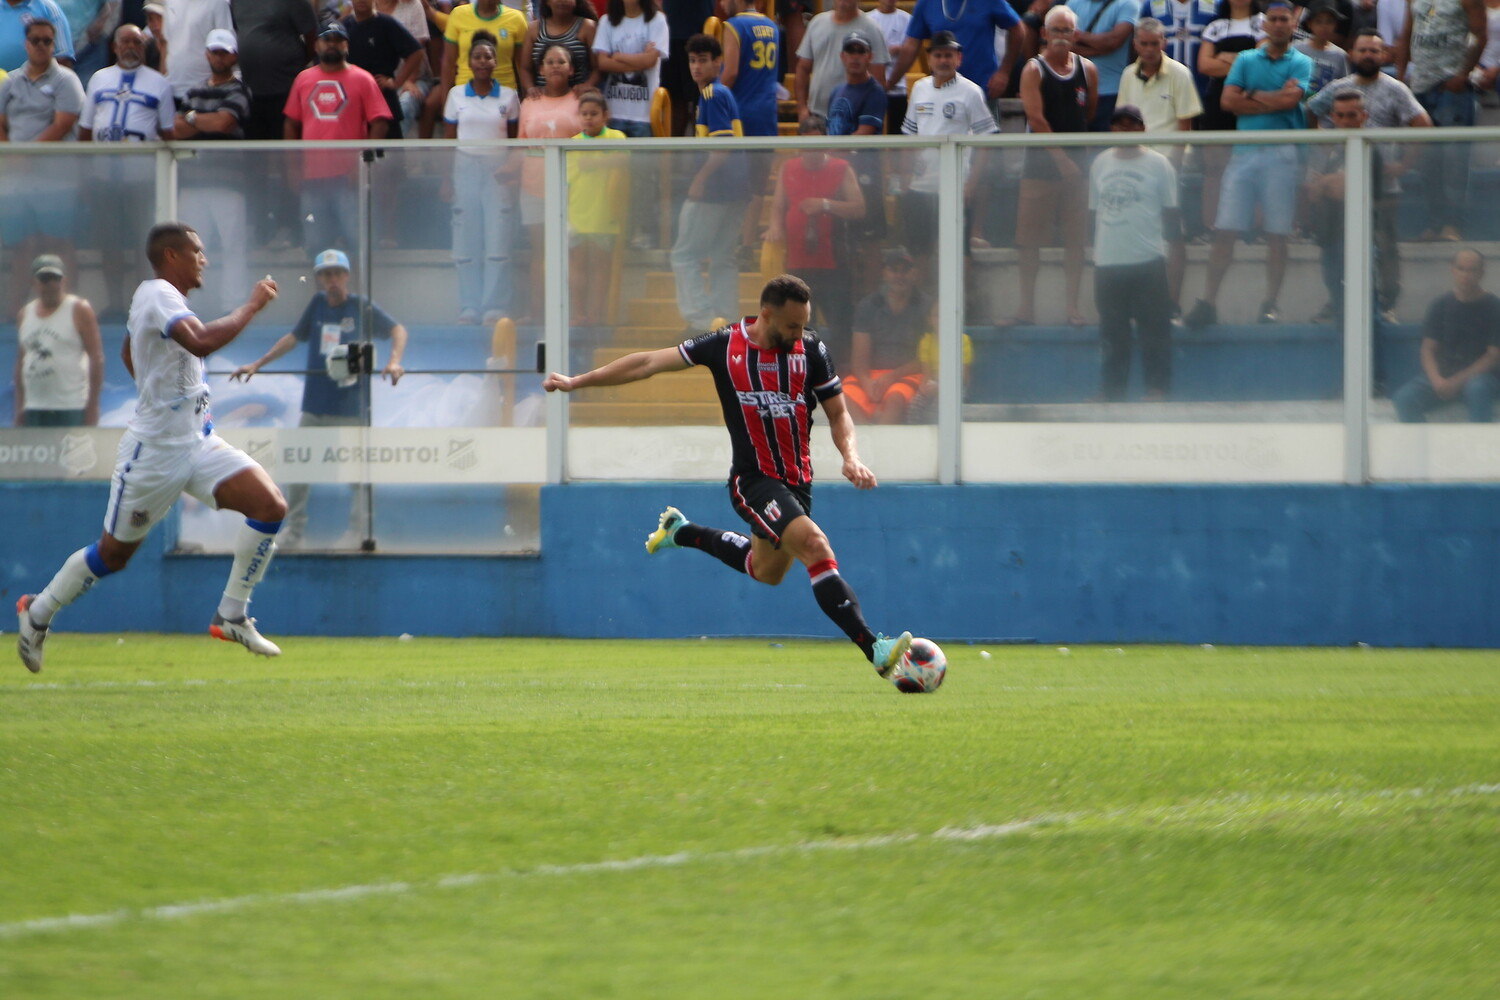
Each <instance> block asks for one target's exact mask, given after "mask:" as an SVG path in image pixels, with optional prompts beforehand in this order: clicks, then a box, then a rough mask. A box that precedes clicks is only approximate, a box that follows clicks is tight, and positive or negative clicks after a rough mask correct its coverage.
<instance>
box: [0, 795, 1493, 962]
mask: <svg viewBox="0 0 1500 1000" xmlns="http://www.w3.org/2000/svg"><path fill="white" fill-rule="evenodd" d="M1497 794H1500V784H1474V785H1464V786H1462V787H1459V788H1452V789H1448V790H1446V791H1434V790H1433V789H1428V788H1387V789H1378V790H1374V791H1338V792H1309V793H1288V794H1286V795H1279V796H1274V795H1273V796H1264V795H1249V794H1231V795H1227V796H1222V797H1215V798H1211V799H1201V800H1199V801H1197V802H1189V803H1182V804H1179V805H1174V806H1163V807H1158V808H1152V809H1144V810H1143V809H1129V808H1126V809H1116V810H1110V811H1103V812H1092V813H1089V812H1077V813H1056V814H1051V815H1043V816H1037V817H1034V818H1032V819H1021V820H1013V821H1011V822H1008V823H998V824H988V825H981V826H969V827H943V828H942V829H940V830H934V831H933V832H931V833H925V834H922V833H893V834H881V835H878V836H869V837H845V838H839V839H836V840H811V841H803V842H801V843H796V844H764V845H761V846H759V847H742V848H738V849H736V850H732V851H704V852H701V853H694V852H692V851H679V852H677V853H675V854H644V855H640V856H638V857H634V858H621V859H618V860H607V861H586V862H581V863H578V864H569V865H537V866H535V867H533V868H522V869H515V870H511V871H501V872H473V873H469V874H462V875H444V876H440V877H438V878H434V879H426V880H423V881H419V882H373V883H368V884H364V885H348V886H342V887H339V888H334V889H310V890H307V891H305V892H281V893H255V894H251V895H247V896H232V897H229V898H227V899H209V900H202V901H200V902H195V903H172V904H169V905H165V906H152V907H148V908H145V909H120V910H112V911H110V912H107V913H89V914H68V915H67V916H62V917H42V918H38V919H35V920H19V921H14V922H12V923H0V939H7V938H20V937H27V936H30V935H35V934H49V933H57V932H61V931H73V930H88V929H92V928H99V927H112V926H114V925H117V924H122V923H125V922H127V921H153V920H179V919H182V918H184V917H197V916H206V915H212V914H217V913H232V912H234V911H237V910H244V909H248V908H251V907H258V906H264V907H271V908H282V907H295V906H306V905H310V904H317V903H338V902H348V901H352V900H360V899H365V898H368V897H371V896H400V895H405V894H406V893H412V892H422V891H426V890H430V889H455V888H464V887H467V886H474V885H484V884H486V883H490V882H497V881H502V880H514V879H533V878H548V877H561V876H570V875H591V874H596V873H606V872H631V871H641V870H644V869H651V868H679V867H682V866H683V865H689V864H711V863H713V862H719V861H744V860H750V859H754V858H764V857H775V856H795V855H800V854H814V853H820V852H826V851H864V850H871V849H873V848H881V847H890V846H893V845H896V844H914V843H920V842H922V841H928V842H938V843H942V842H949V843H963V842H976V841H988V840H1000V839H1004V838H1007V837H1012V836H1015V835H1017V834H1021V833H1026V832H1030V831H1035V830H1040V829H1042V828H1045V827H1063V826H1068V825H1070V824H1076V823H1080V822H1085V821H1089V820H1102V821H1109V820H1117V819H1122V818H1128V817H1137V818H1142V819H1144V818H1155V819H1171V818H1175V817H1183V816H1188V815H1191V814H1194V813H1198V812H1203V811H1205V810H1213V809H1219V808H1224V807H1234V806H1246V805H1260V806H1275V805H1283V804H1304V805H1326V804H1335V805H1342V804H1344V803H1353V802H1356V801H1358V800H1361V799H1379V800H1389V799H1422V798H1450V797H1466V796H1476V795H1497Z"/></svg>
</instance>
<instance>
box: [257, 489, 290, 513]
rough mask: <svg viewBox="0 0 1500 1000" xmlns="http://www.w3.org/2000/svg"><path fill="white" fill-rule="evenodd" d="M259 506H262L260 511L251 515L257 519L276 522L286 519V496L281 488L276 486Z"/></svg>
mask: <svg viewBox="0 0 1500 1000" xmlns="http://www.w3.org/2000/svg"><path fill="white" fill-rule="evenodd" d="M259 506H260V508H261V510H260V513H258V514H251V515H250V516H251V517H253V518H255V520H257V521H268V522H275V521H282V520H285V519H286V511H287V506H286V497H284V496H282V495H281V490H279V489H276V488H275V487H274V486H273V487H272V488H271V492H270V493H269V494H268V495H267V496H266V497H265V499H264V500H262V501H261V503H260V505H259Z"/></svg>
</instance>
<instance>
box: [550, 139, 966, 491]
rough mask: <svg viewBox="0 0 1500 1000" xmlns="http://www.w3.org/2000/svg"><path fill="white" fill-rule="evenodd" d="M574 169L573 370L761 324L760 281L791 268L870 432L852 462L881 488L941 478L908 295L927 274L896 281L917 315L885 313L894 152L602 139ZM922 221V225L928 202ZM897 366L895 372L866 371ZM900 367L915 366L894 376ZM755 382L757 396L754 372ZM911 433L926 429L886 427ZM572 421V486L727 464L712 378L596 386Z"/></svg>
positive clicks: (825, 447) (824, 470)
mask: <svg viewBox="0 0 1500 1000" xmlns="http://www.w3.org/2000/svg"><path fill="white" fill-rule="evenodd" d="M566 156H567V164H568V166H567V170H568V183H569V202H570V204H569V217H568V232H569V274H570V289H571V302H570V310H571V316H572V325H571V329H570V336H571V350H570V357H569V359H568V360H569V363H570V366H571V367H570V370H571V371H574V372H577V371H586V370H589V369H591V368H594V367H597V366H599V365H602V364H605V363H607V362H609V361H611V360H614V359H615V358H618V357H621V356H623V355H625V354H628V353H630V352H632V351H641V350H654V349H658V348H662V347H671V346H674V345H676V344H679V343H682V342H683V341H684V340H687V339H690V338H693V337H696V336H699V335H701V334H703V333H705V332H708V331H710V330H712V329H714V328H716V327H717V326H719V325H720V324H723V323H725V322H737V321H739V320H740V319H742V318H745V317H750V316H756V315H758V313H759V310H760V306H759V301H760V294H761V291H762V289H763V287H764V286H765V284H766V283H767V282H768V281H769V280H770V279H772V278H774V277H776V276H777V275H779V274H782V273H784V272H789V273H792V274H795V275H797V276H799V277H801V278H802V279H803V280H804V281H806V282H807V284H808V286H809V289H810V291H811V295H812V302H811V305H812V323H811V326H812V328H813V329H814V330H815V331H816V332H817V333H818V335H819V337H820V338H821V339H822V340H823V341H824V343H825V344H826V345H827V347H828V350H829V354H830V356H831V358H832V362H833V366H834V369H835V371H836V372H837V373H838V374H839V375H840V376H841V377H842V378H844V379H845V383H846V385H845V396H846V400H847V401H848V402H849V403H850V406H851V411H852V412H853V415H854V418H855V421H856V423H857V424H861V425H865V426H867V427H869V428H870V429H869V430H868V431H866V430H864V429H862V430H861V432H860V438H859V440H860V450H861V454H862V455H863V456H864V457H865V458H866V459H867V460H870V461H872V462H873V461H881V462H882V463H883V464H885V465H886V468H887V469H888V470H889V472H888V474H887V475H886V478H892V479H930V478H932V477H933V476H934V475H935V469H936V458H935V456H936V438H935V431H934V430H933V429H932V425H933V424H934V422H935V419H936V418H935V413H936V405H935V401H934V400H933V399H932V398H931V394H930V391H929V394H928V397H927V398H925V399H924V398H921V393H920V392H919V391H918V390H919V389H920V385H921V379H920V378H918V377H917V374H918V373H917V369H918V368H919V367H920V366H919V364H918V354H919V352H918V346H919V342H920V341H921V338H922V335H923V334H924V333H928V332H931V330H932V326H931V320H932V310H931V307H930V306H931V299H930V296H927V295H925V293H924V294H921V295H918V294H912V293H916V292H918V291H919V289H918V285H919V284H920V283H921V282H922V281H923V280H924V279H923V278H922V277H921V272H918V271H916V270H912V271H910V272H909V273H908V274H906V275H903V277H902V281H903V282H905V286H906V289H907V299H908V300H909V301H906V302H904V303H903V314H902V317H901V320H902V321H901V322H900V323H898V324H894V325H893V324H891V323H890V322H888V321H887V315H886V311H885V307H884V306H883V305H882V304H881V303H882V297H881V294H880V293H881V292H882V267H883V261H884V259H885V256H886V252H887V251H888V250H892V249H894V248H896V247H897V246H898V245H899V221H898V218H897V214H896V213H897V208H898V205H897V200H896V198H895V197H894V191H895V188H894V186H893V185H894V176H893V173H892V171H891V170H890V169H888V167H887V163H888V161H892V159H893V157H892V155H891V154H890V153H889V151H886V150H882V149H880V148H878V147H877V146H874V145H873V144H872V145H869V146H865V147H863V148H859V149H852V150H847V151H846V150H843V149H829V148H826V147H824V148H817V149H809V148H804V149H801V150H799V149H797V148H795V147H791V148H788V149H785V150H763V151H762V150H753V151H752V150H732V151H728V152H725V153H722V154H717V153H709V152H706V151H705V152H698V151H694V152H671V151H661V152H653V151H650V150H637V151H634V152H631V153H629V154H624V153H610V152H608V151H605V150H600V149H598V144H597V143H595V144H593V145H592V146H591V148H589V149H587V150H577V151H574V150H571V149H570V150H568V151H567V154H566ZM896 166H899V163H896ZM620 192H627V193H628V196H626V197H620V196H619V193H620ZM625 206H630V207H629V208H626V207H625ZM926 216H927V217H926V220H925V221H926V222H927V223H928V227H929V228H931V226H933V225H935V219H936V213H935V206H933V207H930V208H928V209H927V211H926ZM898 256H900V257H902V258H903V262H909V263H911V264H915V263H916V261H915V260H914V259H910V260H909V258H911V255H910V254H907V253H900V254H898ZM893 294H895V293H893ZM857 320H858V321H859V322H858V323H857V322H856V321H857ZM857 325H863V326H866V327H868V329H864V330H858V331H857V330H856V326H857ZM872 338H873V339H872ZM872 343H873V344H875V346H876V347H877V348H878V350H879V351H880V352H881V353H880V356H879V357H878V358H876V357H873V356H872V349H871V345H872ZM893 355H900V357H899V359H898V360H899V361H900V362H901V363H900V364H899V365H897V364H895V363H894V362H892V363H891V367H879V366H875V365H872V362H873V361H879V362H881V363H882V364H884V363H886V362H887V361H889V358H890V357H891V356H893ZM933 357H934V363H935V353H934V355H933ZM902 366H906V368H908V369H910V370H908V371H900V372H897V371H896V369H898V368H901V367H902ZM872 367H874V368H875V370H876V372H877V373H878V374H877V375H875V376H872V375H871V374H870V369H871V368H872ZM891 372H895V373H896V377H895V378H892V379H891V380H889V381H890V382H896V381H900V380H901V379H904V381H903V382H902V384H901V385H900V386H898V387H897V388H896V389H895V390H894V391H893V392H892V393H891V397H892V399H891V401H889V402H888V404H887V407H886V411H885V413H884V414H883V415H882V414H881V413H880V411H879V409H878V407H877V405H876V404H878V403H879V402H880V401H881V397H882V396H883V395H884V394H885V390H886V388H887V383H885V382H882V383H881V384H880V385H879V386H878V387H877V386H876V384H875V380H876V379H877V378H880V377H882V376H884V375H886V374H887V373H891ZM793 374H794V375H800V373H793ZM851 376H852V378H851ZM747 377H748V378H752V379H753V380H755V385H757V386H761V387H762V388H765V387H764V386H763V385H762V383H761V382H760V381H759V380H760V379H761V377H762V376H761V374H760V373H756V374H754V375H753V376H750V375H747ZM788 377H792V376H788ZM777 391H780V389H779V387H778V389H777ZM872 395H873V399H872ZM898 399H899V404H898V402H897V400H898ZM906 423H914V424H917V425H926V428H927V429H926V430H924V431H915V432H911V431H907V430H903V429H896V427H895V425H900V424H906ZM569 424H570V431H569V463H570V469H569V473H570V476H572V477H573V478H583V479H591V478H606V479H608V478H645V479H650V478H665V479H700V480H708V481H713V480H722V479H723V478H724V477H725V475H726V473H727V470H728V468H729V465H730V459H731V455H730V439H729V436H728V434H727V433H726V430H725V427H724V416H723V413H722V410H721V406H720V403H719V399H718V396H717V394H716V392H715V389H714V386H713V383H712V380H711V379H710V378H708V377H705V375H704V373H694V372H687V373H680V374H679V373H670V374H665V375H660V376H657V377H655V378H653V379H651V380H649V381H648V382H642V383H635V384H631V385H626V386H619V387H613V388H604V389H590V390H588V391H587V392H586V393H580V394H577V395H575V396H574V397H572V398H571V400H570V404H569ZM877 425H880V426H877ZM813 427H814V430H813V438H812V445H813V463H814V467H815V474H817V475H820V476H821V477H822V478H823V479H824V480H825V481H826V480H827V479H828V478H829V477H830V476H831V475H836V474H837V470H838V468H839V460H838V457H837V452H836V451H835V450H834V448H833V445H832V441H831V438H830V437H829V435H828V433H827V421H826V420H825V419H818V417H817V416H816V415H814V418H813ZM888 427H889V428H890V429H887V428H888ZM627 429H628V430H627ZM887 460H888V461H887ZM817 470H820V471H817Z"/></svg>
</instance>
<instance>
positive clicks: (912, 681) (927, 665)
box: [891, 639, 948, 694]
mask: <svg viewBox="0 0 1500 1000" xmlns="http://www.w3.org/2000/svg"><path fill="white" fill-rule="evenodd" d="M947 675H948V657H946V656H944V655H943V650H942V648H941V647H940V646H938V644H937V643H935V642H933V641H932V640H931V639H913V640H912V641H911V648H910V649H908V650H907V651H906V655H905V656H903V657H902V658H901V662H900V663H898V664H896V669H895V670H893V671H892V672H891V681H892V683H894V684H895V685H896V690H897V691H900V692H902V693H903V694H927V693H929V692H931V691H936V690H937V689H938V688H939V687H941V686H942V684H943V678H944V677H946V676H947Z"/></svg>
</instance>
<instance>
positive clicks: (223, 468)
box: [104, 431, 255, 542]
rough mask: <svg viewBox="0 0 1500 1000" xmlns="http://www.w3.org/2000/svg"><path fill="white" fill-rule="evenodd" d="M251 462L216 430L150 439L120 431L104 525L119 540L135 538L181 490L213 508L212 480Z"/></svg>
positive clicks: (218, 480)
mask: <svg viewBox="0 0 1500 1000" xmlns="http://www.w3.org/2000/svg"><path fill="white" fill-rule="evenodd" d="M254 465H255V459H253V458H251V457H250V456H249V455H246V454H245V453H244V452H243V451H240V450H239V449H238V448H236V447H235V446H234V445H232V444H230V443H229V442H228V441H225V440H224V439H223V438H221V437H219V436H218V435H217V434H210V435H209V436H208V437H204V438H199V439H198V440H196V441H190V442H188V443H186V444H156V443H152V442H149V441H142V440H140V439H139V438H137V437H136V436H135V435H134V434H132V433H131V432H130V431H126V432H125V434H124V435H123V436H122V437H121V438H120V450H119V452H117V453H116V456H115V472H114V475H113V476H112V477H110V482H109V506H108V507H107V508H106V509H105V511H104V530H105V531H106V532H108V533H109V534H110V535H111V536H113V537H114V538H117V539H119V540H120V541H122V542H138V541H140V540H141V539H142V538H145V537H146V534H147V532H149V531H150V530H151V526H152V525H153V524H155V523H156V522H157V521H160V520H161V519H162V518H164V517H166V516H167V511H169V510H171V509H172V505H173V504H174V503H176V502H177V498H178V497H179V496H181V495H182V494H184V493H186V494H187V495H188V496H190V497H193V498H195V499H197V500H201V501H202V502H204V503H206V504H208V506H210V507H212V508H214V509H215V510H217V509H218V507H219V504H218V501H216V500H215V499H214V490H215V489H217V488H218V485H219V484H220V483H222V482H223V481H224V480H226V479H228V478H229V477H230V476H232V475H234V474H235V473H237V472H240V471H241V470H244V469H248V468H251V467H252V466H254Z"/></svg>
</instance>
